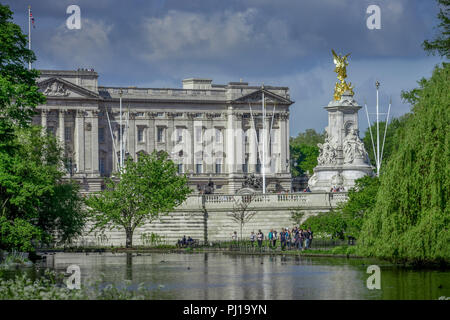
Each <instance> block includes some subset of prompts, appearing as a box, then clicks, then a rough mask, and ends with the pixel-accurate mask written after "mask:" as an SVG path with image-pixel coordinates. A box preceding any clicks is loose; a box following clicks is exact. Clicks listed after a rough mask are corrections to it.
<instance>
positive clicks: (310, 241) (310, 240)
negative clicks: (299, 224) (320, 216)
mask: <svg viewBox="0 0 450 320" xmlns="http://www.w3.org/2000/svg"><path fill="white" fill-rule="evenodd" d="M308 234H309V241H308V248H311V244H312V240H313V232H312V230H311V227H309V228H308Z"/></svg>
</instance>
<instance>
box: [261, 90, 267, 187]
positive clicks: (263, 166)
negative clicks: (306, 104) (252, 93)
mask: <svg viewBox="0 0 450 320" xmlns="http://www.w3.org/2000/svg"><path fill="white" fill-rule="evenodd" d="M264 100H265V97H264V84H263V86H262V121H263V123H262V125H263V130H262V132H263V137H262V138H263V145H262V159H261V160H262V161H261V165H262V185H263V194H265V193H266V159H265V158H266V108H265V106H264V102H265V101H264Z"/></svg>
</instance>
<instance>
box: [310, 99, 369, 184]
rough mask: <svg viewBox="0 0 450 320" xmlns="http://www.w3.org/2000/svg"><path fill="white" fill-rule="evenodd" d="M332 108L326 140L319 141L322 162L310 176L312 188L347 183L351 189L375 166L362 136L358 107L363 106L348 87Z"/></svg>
mask: <svg viewBox="0 0 450 320" xmlns="http://www.w3.org/2000/svg"><path fill="white" fill-rule="evenodd" d="M325 109H326V110H327V111H328V127H327V128H326V138H325V142H324V143H323V144H318V146H319V148H320V155H319V157H318V158H317V161H318V166H317V167H315V168H314V174H313V176H312V177H311V178H310V179H309V181H308V185H309V188H310V189H311V190H312V191H327V192H328V191H330V189H332V188H333V187H336V188H339V187H343V188H344V190H345V191H348V190H349V189H350V188H352V187H353V186H354V185H355V180H356V179H359V178H362V177H364V176H365V175H372V174H373V167H372V166H371V165H370V163H369V157H368V155H367V152H366V150H365V148H364V144H363V142H362V141H361V139H360V138H359V136H358V132H359V131H358V110H359V109H361V106H360V105H358V103H357V102H356V101H355V99H353V94H352V93H350V92H348V91H346V92H345V93H344V94H343V95H342V96H341V98H340V100H338V101H335V100H333V101H331V102H330V103H329V104H328V106H327V107H325Z"/></svg>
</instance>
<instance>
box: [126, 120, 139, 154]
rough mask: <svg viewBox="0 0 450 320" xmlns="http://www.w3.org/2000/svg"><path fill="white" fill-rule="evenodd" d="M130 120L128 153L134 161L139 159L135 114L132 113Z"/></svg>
mask: <svg viewBox="0 0 450 320" xmlns="http://www.w3.org/2000/svg"><path fill="white" fill-rule="evenodd" d="M129 117H130V120H129V128H128V130H129V131H128V137H127V139H128V141H127V151H128V152H129V153H130V156H131V157H132V158H133V159H135V160H136V159H137V156H136V140H137V137H136V120H135V113H134V112H130V116H129Z"/></svg>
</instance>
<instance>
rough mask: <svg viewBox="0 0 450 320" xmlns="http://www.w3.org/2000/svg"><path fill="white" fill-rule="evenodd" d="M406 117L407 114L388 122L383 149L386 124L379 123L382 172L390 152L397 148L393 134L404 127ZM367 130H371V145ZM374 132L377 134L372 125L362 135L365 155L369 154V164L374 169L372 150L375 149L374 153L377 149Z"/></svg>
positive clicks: (396, 141) (374, 125)
mask: <svg viewBox="0 0 450 320" xmlns="http://www.w3.org/2000/svg"><path fill="white" fill-rule="evenodd" d="M408 117H409V113H407V114H405V115H403V116H401V117H399V118H393V119H392V120H390V121H389V125H388V127H387V131H386V140H385V142H384V148H382V145H383V136H384V132H385V129H386V122H385V121H382V122H380V123H379V132H380V154H381V151H383V154H382V155H383V157H382V163H381V169H382V170H383V169H384V166H385V165H386V163H387V162H388V160H389V159H390V157H391V155H392V152H393V151H394V150H396V149H397V148H398V141H399V140H398V139H397V138H396V137H395V134H396V132H397V131H398V130H399V129H400V128H401V127H402V126H403V125H404V123H405V122H406V120H407V118H408ZM369 130H372V136H373V139H374V140H373V144H372V139H371V137H370V131H369ZM376 132H377V124H376V123H374V124H373V125H372V126H371V129H369V128H367V130H366V132H365V134H364V138H363V143H364V147H365V149H366V150H367V153H368V154H369V159H370V163H371V164H372V165H373V166H374V167H375V166H376V162H375V155H374V148H375V152H376V147H377V145H376V139H377V138H376Z"/></svg>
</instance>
